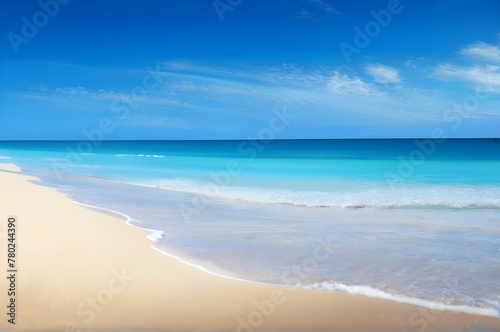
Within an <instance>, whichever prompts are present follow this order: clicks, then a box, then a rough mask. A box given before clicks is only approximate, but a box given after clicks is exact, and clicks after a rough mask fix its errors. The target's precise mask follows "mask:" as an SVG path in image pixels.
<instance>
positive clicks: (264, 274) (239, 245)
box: [0, 139, 500, 316]
mask: <svg viewBox="0 0 500 332" xmlns="http://www.w3.org/2000/svg"><path fill="white" fill-rule="evenodd" d="M94 143H97V142H0V162H8V163H16V164H18V165H19V166H21V168H22V169H23V172H25V173H27V174H32V175H35V176H38V177H39V178H41V179H42V181H43V183H44V184H45V185H49V186H53V187H56V188H58V189H59V190H60V191H63V192H65V193H66V194H68V195H69V197H70V198H71V199H72V200H73V201H75V202H78V203H80V204H85V205H90V206H95V207H99V208H102V209H106V210H109V211H114V212H118V213H121V214H123V215H126V216H127V217H128V219H129V222H130V223H131V224H132V225H134V226H137V227H141V228H146V229H149V230H150V238H151V239H152V241H153V246H154V248H155V249H157V250H159V251H161V252H164V253H166V254H168V255H171V256H175V257H177V258H179V259H181V260H183V261H185V262H187V263H189V264H192V265H195V266H197V267H199V268H201V269H204V270H207V271H209V272H212V273H215V274H219V275H223V276H226V277H231V278H238V279H244V280H249V281H255V282H265V283H273V284H288V285H296V286H300V287H309V288H321V289H335V290H341V291H346V292H351V293H359V294H365V295H368V296H373V297H382V298H388V299H392V300H395V301H400V302H407V303H415V304H420V305H424V306H428V307H431V308H438V309H439V308H440V309H457V310H460V311H465V312H474V313H478V314H483V315H490V316H499V310H500V142H499V141H498V140H495V139H485V140H444V141H437V140H431V139H427V140H283V141H268V142H262V141H184V142H172V141H170V142H161V141H153V142H140V141H133V142H101V143H100V144H98V145H95V144H94ZM110 236H112V234H110Z"/></svg>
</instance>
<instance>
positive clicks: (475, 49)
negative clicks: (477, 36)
mask: <svg viewBox="0 0 500 332" xmlns="http://www.w3.org/2000/svg"><path fill="white" fill-rule="evenodd" d="M459 53H460V54H462V55H465V56H469V57H473V58H476V59H479V60H484V61H490V62H494V63H500V48H499V47H498V46H495V45H491V44H488V43H483V42H476V43H473V44H469V45H467V46H465V47H464V48H463V49H462V50H460V52H459Z"/></svg>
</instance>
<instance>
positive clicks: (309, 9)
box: [294, 0, 345, 21]
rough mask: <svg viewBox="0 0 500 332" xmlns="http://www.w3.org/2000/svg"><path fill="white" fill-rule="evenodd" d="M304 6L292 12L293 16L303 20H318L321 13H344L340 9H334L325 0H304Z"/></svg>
mask: <svg viewBox="0 0 500 332" xmlns="http://www.w3.org/2000/svg"><path fill="white" fill-rule="evenodd" d="M305 5H306V6H305V7H306V8H301V9H300V10H299V11H297V12H295V13H294V16H295V17H297V18H300V19H303V20H310V21H319V20H320V19H321V17H322V15H321V14H322V13H327V14H335V15H345V13H343V12H341V11H340V10H337V9H335V8H334V7H333V6H332V5H330V4H329V3H328V2H326V1H325V0H306V1H305Z"/></svg>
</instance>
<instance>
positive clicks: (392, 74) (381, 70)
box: [366, 64, 401, 83]
mask: <svg viewBox="0 0 500 332" xmlns="http://www.w3.org/2000/svg"><path fill="white" fill-rule="evenodd" d="M366 72H367V73H368V74H369V75H371V76H373V79H374V81H375V82H377V83H401V79H400V78H399V72H398V71H397V70H396V69H394V68H391V67H389V66H384V65H380V64H369V65H367V66H366Z"/></svg>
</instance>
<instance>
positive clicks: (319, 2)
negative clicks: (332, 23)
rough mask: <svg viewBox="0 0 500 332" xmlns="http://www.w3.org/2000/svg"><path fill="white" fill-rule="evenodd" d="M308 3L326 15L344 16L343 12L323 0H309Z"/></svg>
mask: <svg viewBox="0 0 500 332" xmlns="http://www.w3.org/2000/svg"><path fill="white" fill-rule="evenodd" d="M309 3H310V4H311V5H313V6H315V7H316V8H318V9H320V10H322V11H325V12H327V13H333V14H337V15H344V13H343V12H341V11H339V10H337V9H335V8H333V6H332V5H330V4H329V3H328V2H326V1H323V0H309Z"/></svg>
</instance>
